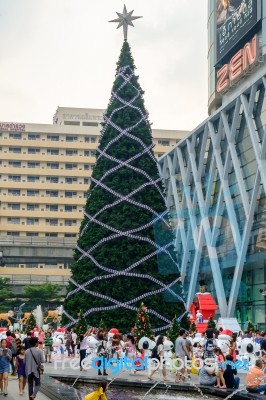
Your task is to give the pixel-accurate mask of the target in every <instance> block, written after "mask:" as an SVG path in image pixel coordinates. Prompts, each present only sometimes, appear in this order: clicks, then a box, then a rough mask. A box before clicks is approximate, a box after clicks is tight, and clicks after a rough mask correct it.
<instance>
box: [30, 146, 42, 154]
mask: <svg viewBox="0 0 266 400" xmlns="http://www.w3.org/2000/svg"><path fill="white" fill-rule="evenodd" d="M39 153H40V149H39V148H37V147H29V148H28V154H39Z"/></svg>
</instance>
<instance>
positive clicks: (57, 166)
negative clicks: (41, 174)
mask: <svg viewBox="0 0 266 400" xmlns="http://www.w3.org/2000/svg"><path fill="white" fill-rule="evenodd" d="M47 168H51V169H58V168H59V163H47Z"/></svg>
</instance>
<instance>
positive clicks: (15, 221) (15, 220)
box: [7, 217, 20, 224]
mask: <svg viewBox="0 0 266 400" xmlns="http://www.w3.org/2000/svg"><path fill="white" fill-rule="evenodd" d="M7 223H8V224H20V218H16V217H10V218H7Z"/></svg>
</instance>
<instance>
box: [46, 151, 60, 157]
mask: <svg viewBox="0 0 266 400" xmlns="http://www.w3.org/2000/svg"><path fill="white" fill-rule="evenodd" d="M47 154H51V155H52V156H58V154H59V149H48V150H47Z"/></svg>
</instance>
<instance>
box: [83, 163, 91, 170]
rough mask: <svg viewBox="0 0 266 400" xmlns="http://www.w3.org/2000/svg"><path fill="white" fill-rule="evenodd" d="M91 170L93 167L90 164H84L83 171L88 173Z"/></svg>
mask: <svg viewBox="0 0 266 400" xmlns="http://www.w3.org/2000/svg"><path fill="white" fill-rule="evenodd" d="M92 168H93V165H92V164H84V169H85V171H88V170H90V169H92Z"/></svg>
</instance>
